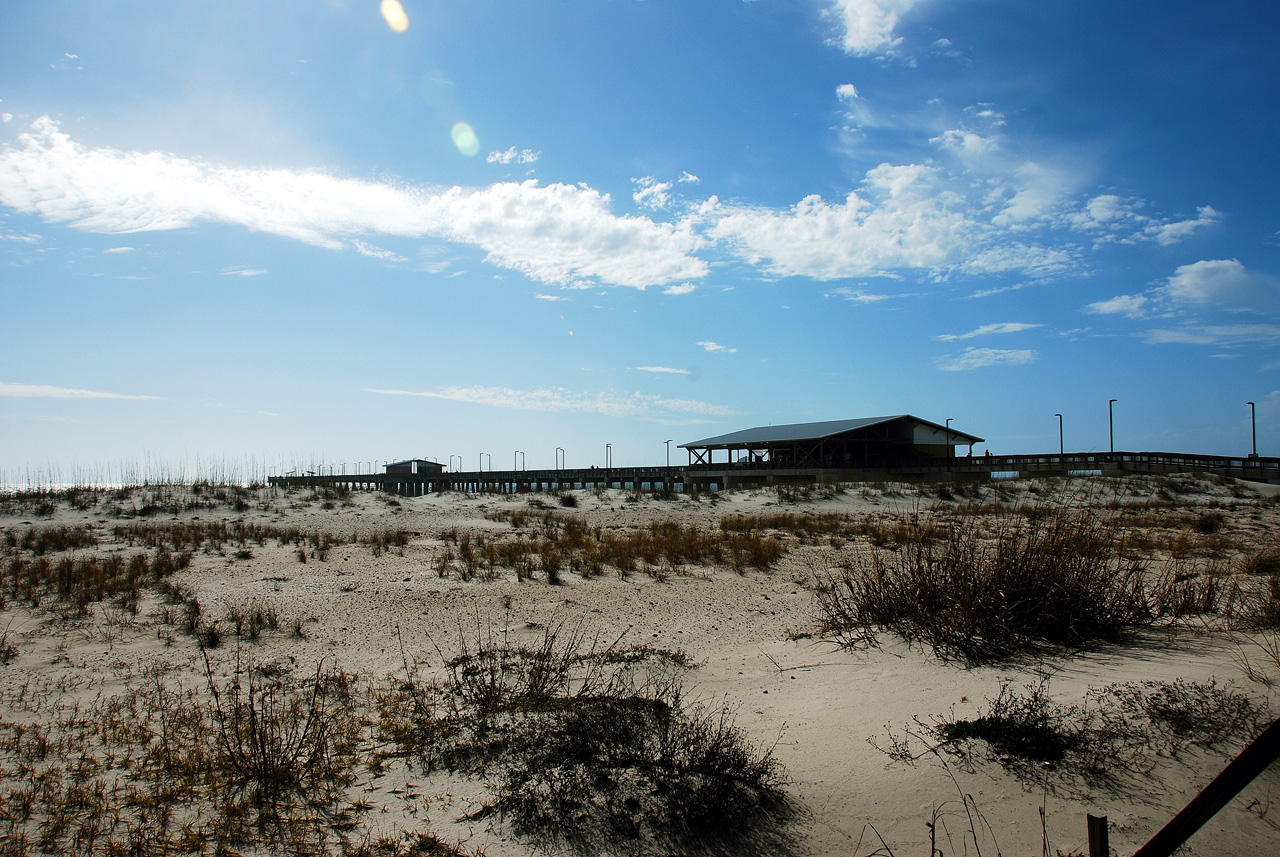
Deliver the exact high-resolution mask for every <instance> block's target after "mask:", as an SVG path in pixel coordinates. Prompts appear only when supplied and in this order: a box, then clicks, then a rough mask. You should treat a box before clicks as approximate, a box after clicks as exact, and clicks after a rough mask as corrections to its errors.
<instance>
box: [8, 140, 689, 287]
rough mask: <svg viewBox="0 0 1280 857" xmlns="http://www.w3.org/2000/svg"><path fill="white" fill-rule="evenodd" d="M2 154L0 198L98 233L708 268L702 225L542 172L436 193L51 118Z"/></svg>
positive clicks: (600, 274) (603, 266) (527, 267)
mask: <svg viewBox="0 0 1280 857" xmlns="http://www.w3.org/2000/svg"><path fill="white" fill-rule="evenodd" d="M18 140H19V145H18V146H5V148H4V149H3V150H0V202H2V203H3V204H5V205H7V206H9V207H11V208H14V209H17V210H18V211H22V212H27V213H38V214H39V215H40V216H41V217H43V218H44V219H45V220H46V221H49V222H64V223H70V224H71V225H72V226H74V227H76V228H78V229H83V230H86V231H89V232H102V233H111V234H114V233H128V232H142V231H148V230H165V229H180V228H186V227H189V226H191V225H193V224H195V223H198V222H215V223H233V224H237V225H240V226H243V227H245V228H248V229H255V230H261V231H264V232H270V233H272V234H276V235H282V236H285V237H288V238H293V239H295V240H299V241H305V242H307V243H310V244H316V245H319V246H323V247H330V248H335V249H336V248H341V247H343V246H346V245H347V244H348V243H349V242H350V240H351V239H352V238H353V237H357V236H361V235H374V234H382V235H396V236H403V237H414V238H421V237H435V238H444V239H446V240H449V241H453V242H456V243H461V244H469V245H473V246H476V247H479V248H480V249H482V250H484V251H485V252H486V253H487V257H486V259H487V261H488V262H490V263H491V264H494V265H498V266H500V267H504V268H509V269H513V270H517V271H521V272H523V273H525V274H527V275H528V276H529V277H531V278H533V279H535V280H539V281H541V282H545V283H552V284H555V285H567V284H569V283H573V282H576V281H581V280H595V281H599V282H603V283H608V284H613V285H620V286H634V287H637V288H644V287H646V286H651V285H658V286H665V285H668V284H670V283H673V282H680V281H688V280H696V279H700V278H701V277H703V276H705V275H706V274H707V271H708V270H709V268H708V265H707V263H706V262H705V261H703V260H702V259H699V258H697V257H696V256H694V255H693V253H694V252H695V251H696V250H698V249H699V248H700V247H702V246H703V245H704V244H705V241H704V239H702V238H701V237H700V236H699V235H697V234H696V233H695V231H694V229H693V224H692V223H690V222H687V221H681V222H678V223H664V222H657V221H654V220H650V219H649V218H646V217H636V216H621V217H620V216H617V215H614V214H612V213H611V212H610V211H609V205H610V202H611V200H610V198H609V196H608V195H607V194H601V193H600V192H599V191H596V190H592V189H591V188H589V187H584V186H577V185H565V184H551V185H546V186H543V185H539V184H538V182H537V181H535V180H528V181H524V182H519V183H515V182H503V183H499V184H494V185H489V186H488V187H483V188H478V189H476V188H472V189H464V188H461V187H453V188H448V189H443V190H442V189H436V188H432V189H428V188H423V187H414V186H406V185H403V184H399V183H394V182H367V181H356V180H353V179H341V178H335V177H333V176H330V175H326V174H323V173H319V172H299V171H292V170H269V169H233V168H229V167H220V166H216V165H212V164H206V163H203V162H201V161H197V160H191V159H186V158H180V157H176V156H174V155H167V154H164V153H160V152H150V153H144V152H128V151H121V150H118V149H111V148H89V147H86V146H82V145H80V144H79V143H77V142H75V141H73V140H72V139H71V138H70V137H69V136H68V135H66V134H63V133H62V132H60V131H59V130H58V126H57V123H55V122H53V121H52V120H50V119H49V118H47V117H42V118H41V119H38V120H36V121H35V122H33V123H32V124H31V126H30V128H29V129H28V130H27V131H24V132H23V133H22V134H20V135H19V136H18Z"/></svg>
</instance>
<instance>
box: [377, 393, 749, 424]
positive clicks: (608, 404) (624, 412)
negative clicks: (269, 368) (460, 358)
mask: <svg viewBox="0 0 1280 857" xmlns="http://www.w3.org/2000/svg"><path fill="white" fill-rule="evenodd" d="M366 392H369V393H378V394H381V395H386V396H421V397H425V398H430V399H446V400H448V401H451V402H466V403H469V404H475V405H489V406H490V407H495V408H506V409H510V410H520V411H549V412H557V413H558V412H565V411H568V412H577V413H591V414H601V415H603V416H607V417H631V418H640V419H648V420H653V421H656V422H670V421H678V422H683V421H689V420H690V418H694V421H699V420H703V419H707V418H721V417H730V416H735V415H736V414H737V412H736V411H734V410H733V409H732V408H729V407H727V406H725V405H715V404H709V403H707V402H699V401H696V400H693V399H665V398H663V397H661V396H650V395H645V394H643V393H631V394H629V395H628V394H620V393H576V392H572V391H570V390H566V389H564V388H563V387H540V388H538V389H536V390H513V389H511V388H509V387H484V386H474V387H446V388H444V389H443V390H435V391H422V392H413V391H409V390H376V389H369V390H367V391H366Z"/></svg>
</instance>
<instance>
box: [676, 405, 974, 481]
mask: <svg viewBox="0 0 1280 857" xmlns="http://www.w3.org/2000/svg"><path fill="white" fill-rule="evenodd" d="M982 442H983V439H982V438H980V437H977V436H976V435H972V434H968V433H967V432H962V431H960V430H959V429H956V428H952V427H948V426H946V425H938V424H937V423H933V422H929V421H928V420H922V419H920V418H919V417H914V416H912V415H911V414H899V415H898V416H891V417H863V418H860V419H852V420H828V421H825V422H816V423H795V424H792V425H781V426H759V427H757V428H749V429H743V430H742V431H736V432H731V433H729V434H722V435H717V436H715V437H708V438H703V439H702V440H695V441H692V442H690V443H682V444H680V448H681V449H686V450H688V451H689V465H690V466H691V467H698V466H711V465H712V464H713V463H715V462H714V457H715V454H716V453H717V452H719V451H724V452H725V453H726V456H727V463H729V464H738V465H743V466H760V467H780V468H810V467H819V468H822V467H832V468H857V469H867V468H884V467H902V466H909V465H913V464H927V463H929V461H930V460H934V461H936V460H940V459H948V458H954V457H955V451H956V447H957V446H968V447H969V452H970V454H972V452H973V445H974V444H975V443H982Z"/></svg>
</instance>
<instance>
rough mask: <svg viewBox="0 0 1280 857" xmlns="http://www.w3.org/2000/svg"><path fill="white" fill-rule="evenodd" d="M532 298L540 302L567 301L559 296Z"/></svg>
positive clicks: (537, 296)
mask: <svg viewBox="0 0 1280 857" xmlns="http://www.w3.org/2000/svg"><path fill="white" fill-rule="evenodd" d="M534 297H535V298H537V299H538V300H540V301H567V300H569V299H568V298H566V297H562V296H560V295H534Z"/></svg>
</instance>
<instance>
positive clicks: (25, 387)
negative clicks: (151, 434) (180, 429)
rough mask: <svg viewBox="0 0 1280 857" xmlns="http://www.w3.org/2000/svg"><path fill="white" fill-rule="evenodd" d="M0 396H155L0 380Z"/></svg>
mask: <svg viewBox="0 0 1280 857" xmlns="http://www.w3.org/2000/svg"><path fill="white" fill-rule="evenodd" d="M0 397H8V398H19V399H31V398H35V399H131V400H133V401H139V402H150V401H154V400H155V399H157V398H158V397H157V396H132V395H128V394H125V393H104V392H101V391H98V390H77V389H74V388H71V387H50V386H47V385H44V384H8V383H5V382H3V381H0Z"/></svg>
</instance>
